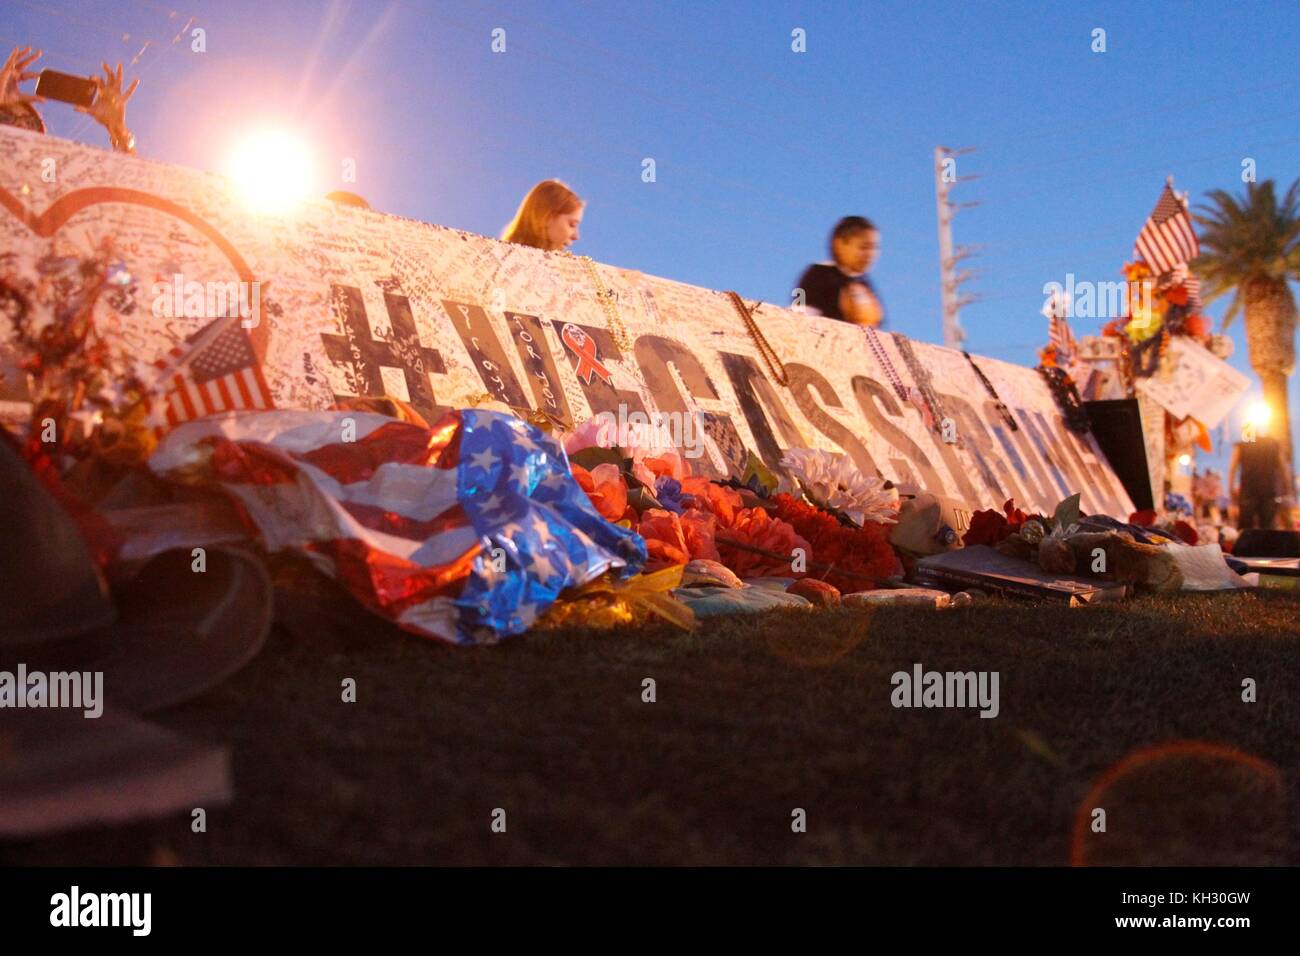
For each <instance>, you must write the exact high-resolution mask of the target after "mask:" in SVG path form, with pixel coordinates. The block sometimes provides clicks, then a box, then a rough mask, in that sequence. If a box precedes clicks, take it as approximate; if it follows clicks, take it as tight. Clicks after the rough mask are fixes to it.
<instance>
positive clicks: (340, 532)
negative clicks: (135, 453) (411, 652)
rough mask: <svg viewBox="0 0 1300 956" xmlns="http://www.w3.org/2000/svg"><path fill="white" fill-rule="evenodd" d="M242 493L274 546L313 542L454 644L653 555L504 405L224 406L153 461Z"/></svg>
mask: <svg viewBox="0 0 1300 956" xmlns="http://www.w3.org/2000/svg"><path fill="white" fill-rule="evenodd" d="M149 465H150V467H151V468H152V469H153V470H154V472H156V473H158V474H160V475H163V476H166V475H169V474H177V475H179V474H181V473H183V474H185V475H186V476H187V479H188V480H193V477H194V476H196V475H197V476H198V477H199V478H200V479H201V480H204V481H206V482H207V483H209V484H211V485H214V486H215V487H217V488H219V489H220V490H221V491H223V492H224V493H225V494H227V495H229V496H230V497H232V498H233V499H235V501H236V502H238V504H239V505H240V506H241V508H242V511H243V514H244V516H245V518H246V520H247V521H249V522H250V524H251V525H252V527H253V528H254V530H255V531H256V532H257V534H258V536H259V537H260V539H261V543H262V545H263V546H264V547H265V548H266V550H267V551H270V552H278V551H292V552H297V553H299V554H302V555H304V556H306V557H307V558H308V559H310V560H311V561H312V562H313V563H314V564H315V565H316V566H317V567H319V568H320V569H321V570H322V571H323V572H325V573H326V574H328V575H330V576H332V577H334V578H336V579H337V580H338V581H340V582H341V583H342V584H343V585H344V586H345V587H346V588H347V589H348V590H349V591H350V592H351V593H352V595H353V596H354V597H356V598H357V599H358V600H359V601H361V603H362V604H364V605H365V606H366V607H368V608H369V609H370V610H372V611H374V612H375V613H377V614H379V615H382V616H383V617H386V618H388V619H389V620H392V621H393V622H395V623H396V624H398V625H399V626H401V627H403V628H405V629H406V630H409V631H412V632H414V633H416V634H420V635H423V636H426V637H435V638H439V639H441V640H444V641H448V642H451V643H455V644H484V643H494V642H496V641H498V640H500V639H501V638H502V637H504V636H508V635H511V634H518V633H520V632H521V631H524V630H527V628H528V627H529V626H530V625H531V624H532V623H533V622H534V621H535V620H536V619H537V617H538V616H539V615H540V614H541V613H542V612H543V611H544V610H545V609H546V608H547V607H549V606H550V605H551V603H552V602H554V601H555V599H556V598H557V597H558V596H559V594H560V592H561V591H563V590H564V589H565V588H568V587H572V586H576V585H581V584H585V583H586V582H588V581H591V580H592V579H594V578H596V577H598V576H600V575H601V574H604V573H605V572H606V571H609V570H611V569H613V570H615V571H616V572H617V573H618V574H620V575H624V576H625V575H630V574H632V573H635V572H636V571H639V570H640V569H641V567H642V566H643V565H644V563H645V559H646V549H645V541H644V540H643V539H642V538H641V537H640V535H638V534H636V533H635V532H633V531H630V530H627V529H624V528H621V527H619V526H618V525H615V524H611V523H610V522H608V521H606V520H605V519H604V518H602V517H601V516H600V515H599V514H598V513H597V512H596V510H595V508H594V507H593V506H592V504H591V502H590V501H589V500H588V498H587V495H586V493H585V492H583V490H582V488H581V487H580V486H579V485H578V483H577V482H576V481H575V480H574V478H573V476H572V474H571V473H570V471H569V463H568V459H567V457H566V456H565V453H564V450H563V448H562V447H561V446H560V444H559V443H558V442H556V441H555V440H554V439H552V438H550V437H549V436H547V435H545V434H544V433H542V432H540V431H538V430H537V429H535V428H533V427H532V426H530V425H528V424H526V423H525V422H523V421H521V420H519V419H517V418H515V417H513V416H511V415H506V414H503V413H500V412H489V411H477V410H471V409H465V410H461V411H455V412H451V413H449V414H447V415H446V416H445V417H443V418H442V419H441V420H439V421H438V423H437V424H435V425H433V426H432V427H430V428H422V427H420V426H417V425H412V424H409V423H406V422H401V421H397V420H395V419H391V418H387V417H385V416H382V415H374V414H367V413H360V412H310V411H268V412H243V413H230V414H225V415H217V416H213V417H209V418H205V419H203V420H200V421H194V422H188V423H186V424H183V425H180V426H178V427H177V428H175V429H173V430H172V431H171V432H169V433H168V434H167V436H166V437H165V438H164V439H163V440H162V442H161V443H160V444H159V446H158V448H157V450H156V451H155V452H154V454H153V456H152V457H151V458H150V460H149Z"/></svg>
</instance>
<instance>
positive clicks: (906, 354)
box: [894, 332, 947, 429]
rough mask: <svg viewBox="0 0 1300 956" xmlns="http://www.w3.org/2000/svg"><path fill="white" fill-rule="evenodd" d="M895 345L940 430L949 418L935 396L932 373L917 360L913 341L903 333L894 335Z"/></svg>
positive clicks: (934, 425) (936, 426) (941, 403)
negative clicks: (913, 349)
mask: <svg viewBox="0 0 1300 956" xmlns="http://www.w3.org/2000/svg"><path fill="white" fill-rule="evenodd" d="M894 343H895V344H896V345H897V346H898V351H899V353H900V354H901V355H902V356H903V363H904V364H905V365H906V366H907V370H908V372H910V373H911V375H912V380H913V381H914V382H916V387H917V389H918V390H919V391H920V392H921V398H922V400H923V401H924V402H925V404H926V405H927V406H928V407H929V409H930V415H931V416H932V418H933V427H934V428H936V429H938V428H941V427H942V424H943V421H944V419H946V418H947V415H946V413H945V412H944V408H943V402H941V401H940V400H939V396H938V395H936V394H935V391H934V385H933V384H932V380H931V378H930V373H929V372H928V371H927V370H926V369H925V368H924V367H923V366H922V365H921V363H920V362H918V361H917V359H916V353H915V352H913V351H912V340H911V339H909V338H908V337H907V336H906V335H904V334H903V333H902V332H895V333H894Z"/></svg>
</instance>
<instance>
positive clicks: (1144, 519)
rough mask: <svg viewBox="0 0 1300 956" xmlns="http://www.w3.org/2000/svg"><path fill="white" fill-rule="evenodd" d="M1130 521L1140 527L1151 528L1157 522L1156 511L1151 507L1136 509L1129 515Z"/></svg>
mask: <svg viewBox="0 0 1300 956" xmlns="http://www.w3.org/2000/svg"><path fill="white" fill-rule="evenodd" d="M1128 523H1129V524H1135V525H1137V526H1138V527H1140V528H1151V527H1154V526H1155V523H1156V513H1155V512H1154V511H1152V510H1151V509H1150V508H1143V509H1142V510H1141V511H1135V512H1133V513H1132V514H1131V515H1129V516H1128Z"/></svg>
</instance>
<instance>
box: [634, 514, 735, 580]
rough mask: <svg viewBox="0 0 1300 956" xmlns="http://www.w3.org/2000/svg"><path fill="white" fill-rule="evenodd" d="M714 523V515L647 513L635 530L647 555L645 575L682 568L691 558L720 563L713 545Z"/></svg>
mask: <svg viewBox="0 0 1300 956" xmlns="http://www.w3.org/2000/svg"><path fill="white" fill-rule="evenodd" d="M714 520H715V519H714V517H713V515H711V514H705V513H703V512H699V511H687V512H686V513H685V514H683V515H675V514H673V513H672V512H671V511H664V510H663V509H661V508H649V509H647V510H646V512H645V514H643V515H642V516H641V524H640V525H639V526H638V527H637V533H638V534H640V535H641V537H643V538H645V544H646V553H647V554H648V555H649V560H648V561H647V562H646V571H657V570H659V569H660V568H665V567H667V566H669V565H671V564H685V563H686V562H687V561H690V560H692V559H694V558H707V559H709V560H710V561H720V560H721V558H720V557H719V555H718V549H717V546H716V545H714V543H713V527H714Z"/></svg>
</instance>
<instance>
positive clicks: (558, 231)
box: [501, 179, 586, 252]
mask: <svg viewBox="0 0 1300 956" xmlns="http://www.w3.org/2000/svg"><path fill="white" fill-rule="evenodd" d="M585 207H586V203H584V202H583V201H582V199H581V197H579V196H578V194H577V193H575V192H574V191H573V190H572V189H570V188H569V187H568V186H566V185H565V184H564V183H562V182H560V181H559V180H558V179H544V180H542V181H541V182H540V183H538V184H537V185H536V186H534V187H533V188H532V189H530V190H529V191H528V195H527V196H525V197H524V201H523V202H521V203H520V204H519V210H518V211H517V212H516V213H515V218H514V219H512V220H510V224H509V225H508V226H506V228H505V230H504V231H503V232H502V233H501V238H502V239H504V240H505V241H506V242H518V243H520V244H521V245H525V246H532V247H533V248H535V249H545V250H547V251H549V252H562V251H564V250H565V249H568V248H569V246H571V245H572V244H573V243H575V242H577V241H578V226H579V225H581V223H582V212H583V209H584V208H585Z"/></svg>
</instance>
